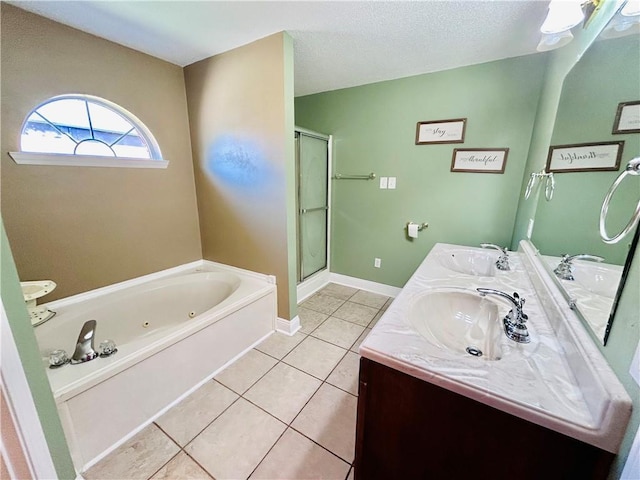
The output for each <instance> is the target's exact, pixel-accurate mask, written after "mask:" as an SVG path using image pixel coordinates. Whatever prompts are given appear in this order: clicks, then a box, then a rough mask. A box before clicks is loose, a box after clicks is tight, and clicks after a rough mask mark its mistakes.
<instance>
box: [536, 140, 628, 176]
mask: <svg viewBox="0 0 640 480" xmlns="http://www.w3.org/2000/svg"><path fill="white" fill-rule="evenodd" d="M623 148H624V142H601V143H579V144H576V145H555V146H554V145H552V146H551V147H549V156H548V157H547V172H559V173H562V172H589V171H602V172H604V171H610V170H611V171H616V170H618V168H619V167H620V158H621V157H622V149H623Z"/></svg>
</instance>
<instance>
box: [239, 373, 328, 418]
mask: <svg viewBox="0 0 640 480" xmlns="http://www.w3.org/2000/svg"><path fill="white" fill-rule="evenodd" d="M320 383H322V382H320V380H318V379H317V378H314V377H312V376H311V375H307V374H306V373H304V372H301V371H300V370H298V369H296V368H293V367H290V366H289V365H286V364H284V363H279V364H278V365H276V366H275V367H274V368H273V369H272V370H271V371H269V373H267V374H266V375H265V376H264V377H262V378H261V379H260V380H259V381H258V383H256V384H255V385H254V386H253V387H251V388H250V389H249V391H248V392H247V393H245V394H244V398H246V399H247V400H249V401H251V402H253V403H255V404H256V405H258V406H259V407H261V408H263V409H265V410H266V411H267V412H269V413H270V414H271V415H273V416H274V417H277V418H279V419H280V420H282V421H283V422H285V423H287V424H288V423H290V422H291V420H293V419H294V418H295V416H296V415H297V414H298V413H299V412H300V410H302V407H304V406H305V404H306V403H307V402H308V401H309V399H310V398H311V396H312V395H313V394H314V393H315V391H316V390H317V389H318V387H319V386H320Z"/></svg>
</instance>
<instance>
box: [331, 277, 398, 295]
mask: <svg viewBox="0 0 640 480" xmlns="http://www.w3.org/2000/svg"><path fill="white" fill-rule="evenodd" d="M329 281H330V282H331V283H338V284H340V285H346V286H347V287H354V288H357V289H359V290H366V291H368V292H373V293H379V294H380V295H386V296H387V297H394V298H395V297H397V296H398V294H399V293H400V292H401V291H402V289H401V288H398V287H392V286H391V285H385V284H384V283H377V282H372V281H370V280H364V279H362V278H356V277H349V276H348V275H341V274H339V273H333V272H332V273H331V274H330V275H329Z"/></svg>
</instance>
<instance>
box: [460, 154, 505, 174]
mask: <svg viewBox="0 0 640 480" xmlns="http://www.w3.org/2000/svg"><path fill="white" fill-rule="evenodd" d="M508 154H509V149H508V148H475V149H472V148H454V149H453V159H452V160H451V171H452V172H476V173H504V168H505V166H506V164H507V155H508Z"/></svg>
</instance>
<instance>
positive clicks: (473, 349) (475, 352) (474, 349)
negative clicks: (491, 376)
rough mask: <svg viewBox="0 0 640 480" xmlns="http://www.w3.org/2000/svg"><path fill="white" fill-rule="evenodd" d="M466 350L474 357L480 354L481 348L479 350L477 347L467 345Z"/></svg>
mask: <svg viewBox="0 0 640 480" xmlns="http://www.w3.org/2000/svg"><path fill="white" fill-rule="evenodd" d="M466 350H467V353H468V354H469V355H473V356H474V357H481V356H482V350H480V349H479V348H478V347H467V348H466Z"/></svg>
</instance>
